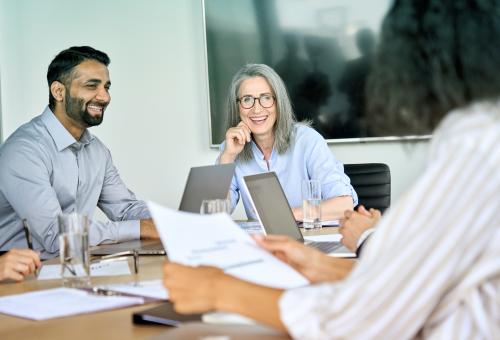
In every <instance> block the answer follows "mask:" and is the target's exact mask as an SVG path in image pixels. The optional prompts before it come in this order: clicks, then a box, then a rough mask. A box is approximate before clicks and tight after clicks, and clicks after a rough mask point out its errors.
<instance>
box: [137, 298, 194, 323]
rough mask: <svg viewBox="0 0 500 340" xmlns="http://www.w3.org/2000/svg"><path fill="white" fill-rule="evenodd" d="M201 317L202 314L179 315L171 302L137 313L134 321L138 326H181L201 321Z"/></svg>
mask: <svg viewBox="0 0 500 340" xmlns="http://www.w3.org/2000/svg"><path fill="white" fill-rule="evenodd" d="M201 317H202V315H201V314H179V313H177V312H176V311H174V307H173V305H172V303H171V302H164V303H162V304H161V305H159V306H156V307H153V308H149V309H146V310H142V311H139V312H135V313H134V314H133V316H132V320H133V321H134V323H136V324H158V325H166V326H179V325H180V324H181V323H183V322H188V321H201V320H202V319H201Z"/></svg>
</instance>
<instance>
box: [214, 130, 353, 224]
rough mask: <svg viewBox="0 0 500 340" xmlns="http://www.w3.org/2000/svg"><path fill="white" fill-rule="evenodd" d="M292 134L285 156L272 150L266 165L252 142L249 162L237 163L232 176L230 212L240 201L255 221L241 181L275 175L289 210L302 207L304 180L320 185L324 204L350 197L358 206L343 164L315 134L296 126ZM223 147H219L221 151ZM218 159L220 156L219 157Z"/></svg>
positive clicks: (317, 134)
mask: <svg viewBox="0 0 500 340" xmlns="http://www.w3.org/2000/svg"><path fill="white" fill-rule="evenodd" d="M294 129H295V133H294V136H293V137H292V142H291V145H290V147H289V149H288V150H287V152H286V153H284V154H282V155H280V154H278V152H277V151H276V150H275V149H274V148H273V151H272V153H271V157H270V159H269V161H268V162H266V161H265V160H264V154H263V153H262V152H261V151H260V150H259V148H258V147H257V144H255V142H253V141H252V142H251V144H252V152H253V159H252V160H250V161H248V162H243V161H240V160H237V161H236V169H235V174H234V177H233V180H232V183H231V189H230V194H231V205H232V208H233V209H234V207H235V206H236V204H237V203H238V201H239V199H240V196H241V197H242V199H243V205H244V207H245V212H246V214H247V217H248V218H249V219H257V215H256V214H255V212H254V211H253V207H252V204H251V202H250V199H249V196H248V192H246V191H245V186H244V184H243V182H244V180H243V177H244V176H247V175H253V174H259V173H263V172H269V171H274V172H275V173H276V175H277V176H278V179H279V181H280V183H281V186H282V187H283V191H284V192H285V195H286V198H287V199H288V202H289V204H290V206H291V207H299V206H302V193H301V183H302V180H305V179H317V180H320V181H321V196H322V199H323V200H326V199H329V198H334V197H339V196H351V197H352V201H353V204H354V205H357V203H358V195H357V194H356V192H355V191H354V189H353V187H352V186H351V182H350V180H349V177H347V176H346V175H345V174H344V166H343V164H342V163H341V162H340V161H339V160H337V159H336V158H335V156H334V155H333V154H332V152H331V151H330V149H329V148H328V145H327V144H326V142H325V140H324V139H323V137H322V136H321V135H320V134H319V133H318V132H316V130H314V129H312V128H310V127H307V126H305V125H302V124H295V127H294ZM224 147H225V143H222V144H221V146H220V151H221V154H222V151H224ZM219 157H220V155H219Z"/></svg>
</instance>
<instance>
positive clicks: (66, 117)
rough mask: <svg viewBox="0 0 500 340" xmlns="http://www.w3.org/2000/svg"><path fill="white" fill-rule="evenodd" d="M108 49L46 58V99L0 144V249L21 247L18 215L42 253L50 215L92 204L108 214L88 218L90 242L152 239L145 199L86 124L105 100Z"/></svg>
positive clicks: (49, 243) (54, 250) (88, 210)
mask: <svg viewBox="0 0 500 340" xmlns="http://www.w3.org/2000/svg"><path fill="white" fill-rule="evenodd" d="M108 64H109V58H108V56H107V55H106V54H105V53H103V52H100V51H97V50H95V49H93V48H91V47H87V46H83V47H71V48H69V49H67V50H64V51H62V52H61V53H59V54H58V55H57V56H56V57H55V59H54V60H53V61H52V62H51V64H50V65H49V69H48V72H47V80H48V84H49V87H50V94H49V106H48V107H47V108H46V109H45V110H44V111H43V113H42V114H41V115H40V116H37V117H35V118H34V119H33V120H31V121H30V122H29V123H26V124H24V125H22V126H21V127H19V128H18V129H17V130H16V131H15V132H14V133H13V134H12V135H11V136H10V137H9V138H8V139H7V140H6V141H5V143H4V144H3V145H1V147H0V250H3V251H5V250H9V249H11V248H13V247H18V248H25V247H26V239H25V235H24V232H23V226H22V219H24V218H25V219H27V221H28V223H29V224H30V226H31V230H32V233H33V248H34V249H35V250H37V251H39V252H40V253H41V256H42V258H49V257H53V256H56V255H57V254H58V251H59V243H58V225H57V215H58V214H61V213H71V212H78V213H80V214H84V215H87V216H89V217H92V216H93V214H94V211H95V208H96V207H97V206H98V207H99V208H100V209H101V210H102V211H103V212H104V213H105V214H106V215H107V217H108V218H109V219H110V220H111V221H110V222H97V221H92V222H91V225H90V228H89V241H90V244H91V245H96V244H99V243H101V242H105V241H106V242H120V241H126V240H132V239H138V238H157V237H158V235H157V233H156V229H155V227H154V224H153V222H152V221H151V219H150V214H149V212H148V210H147V207H146V204H145V203H144V202H143V201H139V200H137V199H136V197H135V195H134V194H133V193H132V192H131V191H130V190H128V189H127V187H126V186H125V184H124V183H123V181H122V180H121V178H120V176H119V174H118V171H117V169H116V168H115V166H114V165H113V161H112V159H111V154H110V152H109V150H108V149H107V148H106V147H105V146H104V144H103V143H102V142H101V141H100V140H99V139H98V138H97V137H95V136H93V135H92V134H91V133H90V132H89V131H88V130H87V128H88V127H91V126H95V125H99V124H100V123H101V122H102V120H103V115H104V111H105V109H106V107H107V105H108V104H109V102H110V99H111V97H110V95H109V88H110V86H111V82H110V80H109V72H108V68H107V66H108Z"/></svg>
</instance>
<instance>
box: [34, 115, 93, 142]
mask: <svg viewBox="0 0 500 340" xmlns="http://www.w3.org/2000/svg"><path fill="white" fill-rule="evenodd" d="M42 121H43V123H44V124H45V126H46V127H47V131H48V132H49V134H50V136H51V137H52V139H53V140H54V143H55V144H56V146H57V151H62V150H64V149H66V148H67V147H69V146H71V145H75V146H78V145H82V144H83V145H88V144H90V142H91V141H92V140H93V139H94V138H95V137H94V136H92V134H91V133H90V132H88V130H87V129H85V131H84V132H83V135H82V137H81V138H80V141H77V140H76V139H75V137H73V136H72V135H71V134H70V133H69V131H68V130H66V128H65V127H64V126H63V125H62V124H61V122H60V121H59V119H57V117H56V116H55V114H54V113H53V112H52V110H51V109H50V108H49V107H48V106H47V108H46V109H45V111H43V113H42Z"/></svg>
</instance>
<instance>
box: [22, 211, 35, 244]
mask: <svg viewBox="0 0 500 340" xmlns="http://www.w3.org/2000/svg"><path fill="white" fill-rule="evenodd" d="M23 228H24V235H26V242H28V248H30V249H31V250H33V242H32V240H31V231H30V227H29V225H28V220H27V219H25V218H23Z"/></svg>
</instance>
